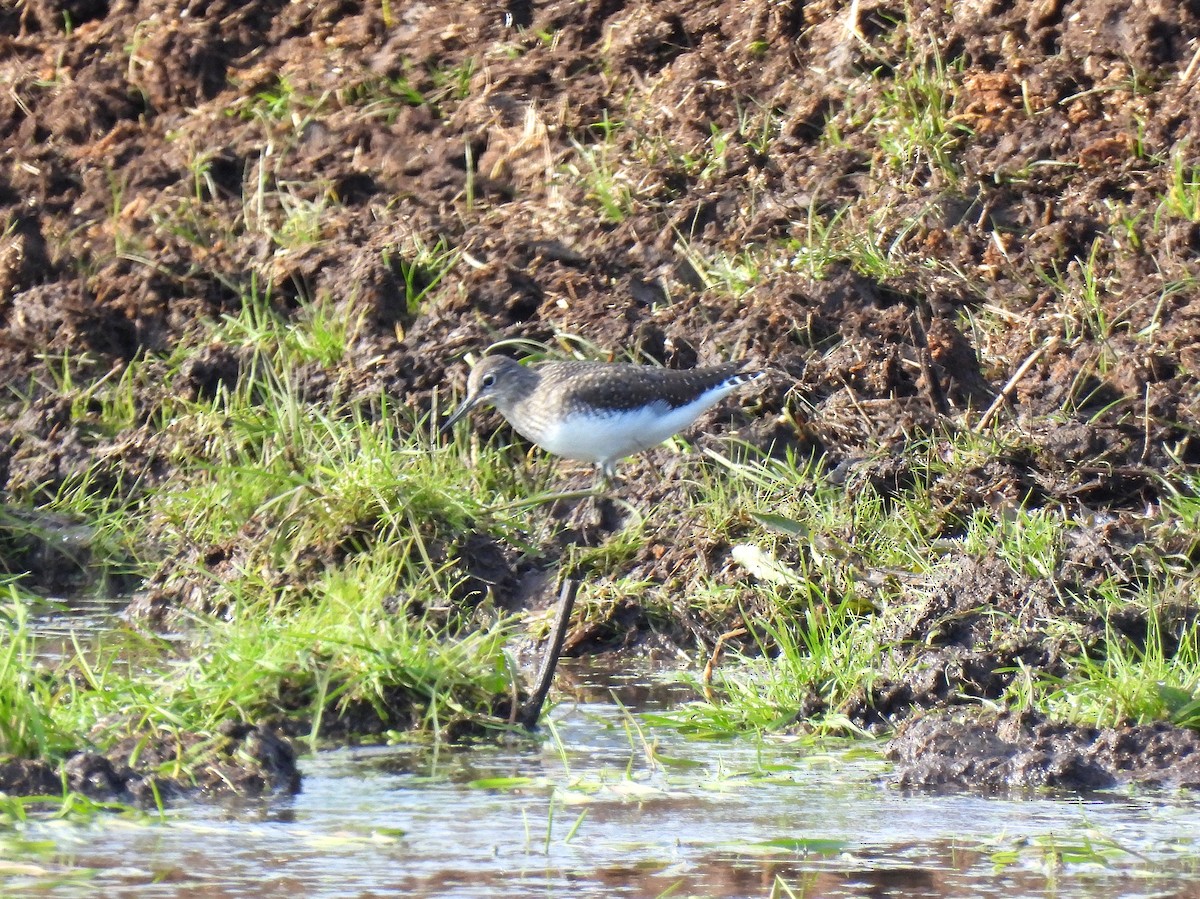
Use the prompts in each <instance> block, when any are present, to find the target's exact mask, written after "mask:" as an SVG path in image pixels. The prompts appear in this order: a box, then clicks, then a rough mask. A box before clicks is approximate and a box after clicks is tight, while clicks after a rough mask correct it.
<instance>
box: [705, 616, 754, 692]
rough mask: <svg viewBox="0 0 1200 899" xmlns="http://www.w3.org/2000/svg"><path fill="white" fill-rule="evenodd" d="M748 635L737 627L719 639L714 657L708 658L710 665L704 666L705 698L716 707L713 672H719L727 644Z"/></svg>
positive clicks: (741, 628)
mask: <svg viewBox="0 0 1200 899" xmlns="http://www.w3.org/2000/svg"><path fill="white" fill-rule="evenodd" d="M746 633H747V631H746V629H745V628H744V627H735V628H734V629H733V630H731V631H726V632H725V633H723V634H721V636H719V637H717V645H716V646H714V647H713V651H712V655H711V656H709V657H708V664H707V665H705V666H704V677H703V679H702V681H701V683H703V684H704V698H705V699H707V700H708V701H709V702H711V703H712V704H713V705H716V695H715V694H714V693H713V688H712V679H713V672H714V671H716V670H717V665H718V664H720V662H721V653H723V652H724V651H725V644H726V643H727V642H728V641H730V640H732V639H733V638H734V637H742V636H745V635H746Z"/></svg>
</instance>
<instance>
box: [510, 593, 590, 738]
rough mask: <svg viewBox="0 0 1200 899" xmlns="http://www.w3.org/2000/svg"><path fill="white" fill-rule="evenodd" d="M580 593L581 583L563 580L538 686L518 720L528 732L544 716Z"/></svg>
mask: <svg viewBox="0 0 1200 899" xmlns="http://www.w3.org/2000/svg"><path fill="white" fill-rule="evenodd" d="M578 592H579V581H578V580H576V579H575V578H573V577H568V578H563V583H562V590H560V591H559V594H558V611H557V612H556V613H555V615H554V627H553V629H552V630H551V631H550V642H549V643H548V644H547V645H546V654H545V655H544V656H543V657H542V666H541V668H540V669H538V676H537V686H536V687H534V690H533V695H532V696H530V697H529V702H528V703H526V705H525V708H523V709H521V714H520V715H518V716H517V720H518V721H519V722H521V724H522V725H523V726H524V727H525V728H526V729H528V730H533V729H534V728H535V727H537V723H538V718H540V717H541V715H542V706H543V705H544V704H545V702H546V694H547V693H549V692H550V682H551V681H552V680H554V671H555V669H556V668H558V656H559V654H560V653H561V652H562V645H563V640H564V639H565V638H566V636H567V624H568V623H569V622H570V620H571V610H572V609H573V608H575V594H576V593H578Z"/></svg>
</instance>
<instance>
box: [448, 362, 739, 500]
mask: <svg viewBox="0 0 1200 899" xmlns="http://www.w3.org/2000/svg"><path fill="white" fill-rule="evenodd" d="M741 369H742V365H741V363H737V362H731V363H727V364H725V365H714V366H709V367H704V368H693V369H690V370H686V371H674V370H669V369H665V368H657V367H655V366H651V365H631V364H626V363H617V362H546V363H543V364H541V365H536V366H525V365H521V364H520V363H518V362H516V361H515V360H513V359H509V358H508V357H506V356H485V357H484V358H483V359H481V360H480V361H479V363H478V364H477V365H476V366H475V367H474V368H473V369H471V374H470V376H469V377H468V379H467V398H466V399H465V400H463V401H462V404H461V405H459V407H458V408H457V409H455V410H454V412H453V413H452V414H451V415H450V417H449V418H448V419H447V420H446V423H445V424H444V425H442V430H443V431H445V430H447V429H448V428H450V427H451V426H452V425H453V424H454V423H455V422H457V421H458V420H459V419H461V418H462V417H463V416H464V415H466V414H467V413H468V412H470V411H471V410H472V409H474V408H475V407H476V406H480V405H485V404H488V403H490V404H491V405H493V406H495V407H496V411H498V412H499V413H500V414H501V415H503V416H504V418H505V419H506V420H507V421H508V423H509V424H510V425H512V427H513V429H514V430H515V431H516V432H517V433H518V434H520V435H521V436H522V437H525V438H526V439H527V440H530V441H532V442H533V443H536V444H537V445H538V446H540V447H541V448H542V449H544V450H546V451H547V452H550V453H554V454H555V455H556V456H563V457H564V458H567V459H577V460H580V461H584V462H591V463H593V464H594V465H596V466H597V467H598V468H599V469H600V472H601V475H602V476H603V478H604V479H605V480H608V479H610V478H613V477H615V476H616V469H615V465H616V463H617V461H619V460H620V459H624V458H625V457H626V456H631V455H633V454H634V453H639V452H641V451H642V450H644V449H648V448H649V447H652V446H654V445H656V444H659V443H662V442H663V441H664V440H666V439H667V438H668V437H670V436H672V435H673V434H677V433H679V432H680V431H682V430H683V429H684V428H686V427H687V426H688V425H690V424H691V423H692V422H694V421H695V420H696V419H697V418H699V417H700V415H701V414H702V413H704V412H706V411H707V410H708V409H711V408H712V407H713V406H715V405H716V404H717V403H718V402H720V401H721V400H722V399H723V398H724V397H726V396H728V395H729V394H730V393H732V392H733V391H734V390H736V389H737V388H738V387H739V386H741V385H742V384H745V383H747V382H749V381H753V380H754V379H755V378H758V377H760V376H761V375H762V372H757V371H749V372H747V371H742V370H741Z"/></svg>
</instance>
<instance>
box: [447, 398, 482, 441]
mask: <svg viewBox="0 0 1200 899" xmlns="http://www.w3.org/2000/svg"><path fill="white" fill-rule="evenodd" d="M478 404H479V397H477V396H469V397H467V398H466V399H465V400H463V401H462V402H461V403H459V405H458V408H457V409H455V410H454V411H453V412H451V413H450V417H449V418H447V419H446V422H445V424H443V425H442V426H441V427H440V428H438V433H439V434H445V433H446V432H447V431H449V430H450V429H451V428H452V427H454V423H455V422H456V421H458V420H459V419H460V418H462V417H463V416H464V415H466V414H467V413H468V412H470V411H471V410H472V409H474V408H475V407H476V406H477V405H478Z"/></svg>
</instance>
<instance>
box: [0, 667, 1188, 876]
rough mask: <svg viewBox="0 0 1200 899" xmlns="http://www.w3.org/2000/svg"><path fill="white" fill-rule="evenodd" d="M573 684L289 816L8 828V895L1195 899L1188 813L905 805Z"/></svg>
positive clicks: (860, 758)
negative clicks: (464, 742)
mask: <svg viewBox="0 0 1200 899" xmlns="http://www.w3.org/2000/svg"><path fill="white" fill-rule="evenodd" d="M574 676H575V677H574V681H573V682H572V680H571V679H570V678H568V679H566V680H564V681H563V682H564V684H565V685H566V686H567V687H568V688H569V689H570V690H572V691H574V692H575V693H576V695H577V696H579V697H581V699H580V701H577V702H572V701H563V702H561V703H560V704H559V705H558V706H557V707H556V708H555V709H554V711H553V714H552V716H551V721H552V725H551V726H550V727H549V728H547V733H546V734H545V739H543V740H541V741H513V742H512V743H510V744H507V745H500V746H487V747H484V748H475V749H469V750H461V749H454V750H451V749H446V748H442V749H441V750H439V751H436V752H435V751H430V750H429V749H428V748H421V749H413V748H410V747H399V748H397V747H390V748H389V747H379V748H369V749H344V750H337V751H329V752H322V753H319V754H317V755H316V756H310V757H307V758H305V759H304V760H303V765H302V768H303V772H304V788H303V792H302V793H300V794H299V795H297V796H289V797H275V798H270V799H265V800H261V801H254V802H242V803H238V804H224V805H212V804H203V803H184V804H179V805H177V806H174V807H171V808H168V809H167V811H166V815H165V819H164V820H159V819H158V818H157V817H151V818H145V817H138V816H122V815H101V816H99V817H97V818H96V819H95V821H94V822H93V823H90V824H78V823H67V822H59V821H53V820H33V819H31V820H29V821H27V822H25V823H23V824H9V825H6V826H4V827H2V828H0V893H2V894H4V895H22V896H71V897H76V896H80V897H82V896H89V897H90V896H138V897H151V896H162V897H168V896H169V897H180V896H256V897H257V896H290V897H297V899H299V897H308V896H330V897H332V896H392V895H413V896H435V895H436V896H464V897H465V896H499V895H506V896H658V895H666V894H669V895H672V896H769V895H778V896H788V895H794V896H847V897H849V896H865V895H870V896H905V897H912V896H963V895H977V896H1004V897H1016V896H1055V897H1073V896H1079V897H1109V896H1112V897H1116V896H1121V897H1134V896H1147V897H1149V896H1176V895H1200V804H1198V803H1196V802H1195V801H1193V799H1192V797H1190V796H1188V795H1162V794H1158V795H1142V796H1128V795H1123V796H1118V795H1113V796H1100V797H1091V798H1087V799H1081V798H1073V797H1068V798H1061V797H1059V798H1051V797H1049V796H1037V797H1033V798H1023V799H1013V798H985V797H981V796H972V795H963V794H957V795H947V796H936V795H929V794H912V793H904V792H901V791H899V790H897V789H895V788H894V787H891V786H890V785H889V783H888V778H887V766H886V764H885V763H884V762H883V761H882V760H880V759H879V758H878V756H877V755H876V754H874V753H873V752H870V751H864V750H863V749H862V748H858V749H855V750H846V751H839V752H834V753H829V754H816V753H814V752H813V751H812V750H811V749H809V748H806V747H803V746H802V745H801V744H799V743H794V742H787V741H784V740H778V739H768V740H765V741H759V740H753V739H741V740H735V741H720V742H714V741H708V742H703V741H692V740H689V739H687V738H685V737H682V736H680V735H678V734H677V733H675V732H674V731H672V730H670V729H667V728H663V727H657V726H654V725H653V724H652V723H650V722H649V720H648V719H649V718H651V717H652V716H653V713H654V712H655V711H656V710H661V709H662V708H663V707H664V706H670V705H671V704H672V703H673V702H676V701H677V700H678V699H679V698H680V696H681V693H680V691H679V690H678V689H677V688H671V687H661V686H654V685H652V684H650V683H649V682H647V681H646V679H645V678H644V677H640V676H630V677H621V676H616V677H614V676H613V675H611V674H607V675H606V674H604V673H602V672H598V671H593V672H588V671H586V670H585V671H583V672H580V671H578V670H577V671H576V672H574ZM614 697H615V698H616V699H619V700H620V702H619V703H618V702H616V701H614Z"/></svg>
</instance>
